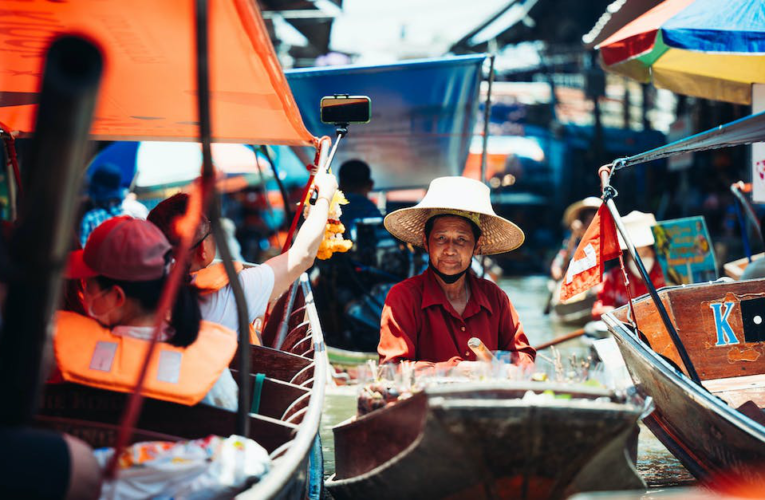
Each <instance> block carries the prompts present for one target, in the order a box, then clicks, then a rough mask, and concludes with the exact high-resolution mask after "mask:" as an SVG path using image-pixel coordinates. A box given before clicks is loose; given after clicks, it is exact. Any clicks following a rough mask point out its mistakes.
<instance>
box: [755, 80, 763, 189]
mask: <svg viewBox="0 0 765 500" xmlns="http://www.w3.org/2000/svg"><path fill="white" fill-rule="evenodd" d="M763 111H765V84H761V83H755V84H754V85H752V114H757V113H761V112H763ZM752 201H754V202H755V203H765V143H763V142H757V143H754V144H752Z"/></svg>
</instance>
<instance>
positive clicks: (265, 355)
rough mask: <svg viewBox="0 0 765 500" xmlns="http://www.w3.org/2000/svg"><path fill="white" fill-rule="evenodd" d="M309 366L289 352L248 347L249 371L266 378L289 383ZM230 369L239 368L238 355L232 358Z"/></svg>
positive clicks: (270, 348)
mask: <svg viewBox="0 0 765 500" xmlns="http://www.w3.org/2000/svg"><path fill="white" fill-rule="evenodd" d="M310 364H311V360H308V359H305V358H303V357H302V356H298V355H295V354H292V353H289V352H284V351H279V350H277V349H274V348H272V347H263V346H257V345H251V346H250V371H251V373H262V374H264V375H265V376H266V377H269V378H273V379H277V380H283V381H285V382H290V381H292V379H293V378H294V377H295V375H297V374H298V373H299V372H300V371H301V370H303V369H305V367H307V366H309V365H310ZM231 368H232V369H234V370H237V369H238V368H239V355H238V354H237V355H236V356H234V359H233V360H232V361H231Z"/></svg>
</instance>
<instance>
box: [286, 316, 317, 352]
mask: <svg viewBox="0 0 765 500" xmlns="http://www.w3.org/2000/svg"><path fill="white" fill-rule="evenodd" d="M309 329H310V325H309V324H308V321H304V322H303V323H300V324H299V325H297V326H296V327H295V328H293V329H292V330H290V332H289V333H288V334H287V336H286V337H285V339H284V343H283V344H282V347H281V350H283V351H285V352H291V353H292V354H296V355H298V356H300V355H302V354H303V353H305V352H306V351H308V350H309V349H311V347H312V344H311V341H310V332H309ZM306 339H309V340H308V341H306Z"/></svg>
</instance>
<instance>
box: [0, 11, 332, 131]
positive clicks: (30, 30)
mask: <svg viewBox="0 0 765 500" xmlns="http://www.w3.org/2000/svg"><path fill="white" fill-rule="evenodd" d="M10 3H12V4H13V6H12V8H10V9H3V10H2V11H0V28H2V29H0V52H1V53H2V55H1V56H0V61H2V62H1V63H0V122H2V123H5V124H6V125H7V126H8V127H9V128H10V129H11V132H18V133H20V134H21V135H29V134H31V133H32V132H33V131H34V122H35V114H36V110H37V106H36V103H37V102H38V98H39V94H38V92H39V88H40V85H41V76H42V75H41V72H42V67H43V62H44V57H45V51H46V49H47V47H48V45H49V44H50V42H51V41H52V40H53V38H54V37H55V36H57V35H60V34H63V33H79V34H82V35H85V36H88V37H90V38H91V39H93V40H95V41H96V42H97V43H99V44H100V45H101V50H102V52H103V54H104V58H105V72H104V78H103V81H102V85H101V91H100V93H99V96H98V104H97V107H96V111H95V117H94V120H93V124H92V126H91V131H90V132H91V136H92V138H93V139H97V140H118V141H126V140H167V141H197V140H198V127H197V120H198V117H197V106H196V77H195V71H196V69H195V68H196V64H195V57H196V56H195V33H194V2H193V1H192V0H161V1H157V0H130V1H129V2H125V1H115V2H113V1H103V0H101V1H99V0H77V1H73V2H62V3H57V2H56V3H54V2H50V1H46V0H26V1H18V2H10ZM6 7H9V6H8V5H6ZM209 9H210V13H209V19H210V35H209V38H210V88H211V92H210V105H211V110H212V131H213V141H214V142H233V143H247V144H283V145H292V146H315V145H316V139H315V138H314V137H313V136H312V135H311V134H310V133H309V132H308V130H306V128H305V125H304V124H303V120H302V118H301V117H300V113H299V111H298V107H297V105H296V103H295V100H294V98H293V96H292V92H291V91H290V88H289V85H288V84H287V80H286V78H285V77H284V73H283V72H282V70H281V67H280V66H279V62H278V60H277V58H276V54H275V53H274V49H273V47H272V46H271V41H270V39H269V37H268V33H267V31H266V27H265V24H264V23H263V20H262V18H261V16H260V12H259V10H258V8H257V6H256V2H255V0H210V3H209ZM317 105H318V103H317Z"/></svg>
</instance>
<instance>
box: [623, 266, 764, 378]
mask: <svg viewBox="0 0 765 500" xmlns="http://www.w3.org/2000/svg"><path fill="white" fill-rule="evenodd" d="M659 296H660V297H661V300H662V302H663V303H664V305H665V307H666V308H667V312H668V313H669V315H670V318H671V319H672V322H673V324H674V325H675V329H676V330H677V333H678V336H679V337H680V340H681V341H682V343H683V346H684V347H685V349H686V351H687V352H688V356H689V357H690V358H691V362H692V363H693V365H694V367H695V369H696V371H697V373H698V374H699V377H700V378H701V380H716V379H721V378H730V377H739V376H746V375H756V374H763V373H765V342H762V341H760V342H746V339H745V336H744V326H743V320H742V315H741V301H747V300H752V299H757V298H765V280H750V281H741V282H735V283H715V284H708V283H705V284H699V285H690V286H682V287H671V288H664V289H662V290H660V291H659ZM730 304H733V305H732V306H729V305H730ZM713 305H714V307H719V308H720V309H719V311H720V312H719V313H718V316H719V317H718V318H717V319H716V318H715V312H714V310H713ZM718 305H719V306H718ZM728 307H732V309H731V312H730V313H729V314H727V317H726V320H727V324H728V325H730V328H731V330H732V332H733V333H734V335H735V337H736V339H735V343H724V344H721V345H718V343H719V342H718V336H719V335H718V331H717V328H718V323H719V321H720V320H721V319H722V316H724V315H726V313H727V309H728ZM635 312H636V315H637V323H638V328H639V329H640V331H641V332H643V334H644V335H645V336H646V338H647V339H648V342H649V344H650V346H651V348H652V349H653V351H654V352H656V353H658V354H661V355H662V356H664V357H666V358H668V359H669V360H671V361H672V362H673V363H675V365H677V366H678V367H680V369H681V370H683V372H685V366H684V365H683V363H682V360H681V359H680V355H679V354H678V352H677V349H676V348H675V345H674V343H673V342H672V339H671V338H670V336H669V334H668V333H667V330H666V328H665V327H664V324H663V322H662V321H661V317H660V316H659V313H658V311H657V310H656V307H655V305H654V304H653V302H652V301H651V299H650V297H648V296H647V295H645V296H643V297H641V298H640V299H638V300H636V301H635ZM615 315H616V317H617V318H618V319H619V320H620V321H622V322H625V323H626V322H627V306H624V307H621V308H619V309H618V310H617V311H616V313H615ZM763 319H764V320H765V310H763ZM720 328H722V327H720ZM720 333H722V332H720ZM686 374H687V373H686Z"/></svg>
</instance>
